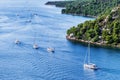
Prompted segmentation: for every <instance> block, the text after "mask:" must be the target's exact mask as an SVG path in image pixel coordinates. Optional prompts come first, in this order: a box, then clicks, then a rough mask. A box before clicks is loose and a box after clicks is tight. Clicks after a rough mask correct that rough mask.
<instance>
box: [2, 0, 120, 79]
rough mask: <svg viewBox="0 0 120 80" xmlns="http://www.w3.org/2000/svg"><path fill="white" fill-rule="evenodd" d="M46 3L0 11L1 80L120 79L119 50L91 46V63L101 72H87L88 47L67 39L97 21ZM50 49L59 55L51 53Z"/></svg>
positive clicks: (41, 2)
mask: <svg viewBox="0 0 120 80" xmlns="http://www.w3.org/2000/svg"><path fill="white" fill-rule="evenodd" d="M45 2H47V0H46V1H45V0H43V1H40V3H39V4H40V5H39V6H34V7H33V6H32V7H31V6H28V5H27V7H26V6H25V5H22V4H21V7H20V6H19V7H15V6H14V7H9V8H8V7H7V8H5V7H1V8H0V80H120V65H119V61H120V51H119V50H114V49H105V48H100V47H91V61H92V62H93V63H95V64H97V65H98V67H99V68H100V69H98V70H97V71H92V70H84V69H83V62H84V57H85V54H86V51H87V46H85V45H82V44H76V43H72V42H70V41H68V40H66V37H65V36H66V30H67V29H69V28H70V27H71V26H76V25H77V24H78V23H83V22H84V21H86V20H94V19H93V18H87V17H82V16H72V15H65V14H61V13H60V11H61V8H56V7H54V6H46V5H44V3H45ZM26 4H27V3H26ZM34 4H35V3H34ZM37 5H38V3H37ZM33 14H37V15H33ZM16 15H19V16H16ZM29 20H31V21H32V22H31V23H29V22H28V21H29ZM16 39H19V40H20V41H21V44H19V45H16V44H14V41H15V40H16ZM34 42H36V43H37V44H38V45H39V47H40V48H39V49H38V50H35V49H33V48H32V45H33V43H34ZM49 46H50V47H54V48H55V53H48V52H47V50H46V48H47V47H49Z"/></svg>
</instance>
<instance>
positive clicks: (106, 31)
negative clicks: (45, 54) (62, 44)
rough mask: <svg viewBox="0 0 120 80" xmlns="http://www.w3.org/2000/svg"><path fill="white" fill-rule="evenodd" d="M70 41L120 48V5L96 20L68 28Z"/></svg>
mask: <svg viewBox="0 0 120 80" xmlns="http://www.w3.org/2000/svg"><path fill="white" fill-rule="evenodd" d="M66 38H67V39H68V40H70V41H76V42H82V43H88V41H90V42H91V44H93V45H98V46H101V47H112V48H119V49H120V5H119V6H117V7H115V8H113V9H112V10H111V11H110V13H106V14H103V15H102V16H99V18H96V20H94V21H86V22H84V23H81V24H78V25H77V26H76V27H75V26H73V27H71V28H70V29H68V30H67V36H66Z"/></svg>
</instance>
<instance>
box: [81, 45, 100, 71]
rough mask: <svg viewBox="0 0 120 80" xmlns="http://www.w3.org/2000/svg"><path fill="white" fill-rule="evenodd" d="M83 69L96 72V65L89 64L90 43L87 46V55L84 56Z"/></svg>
mask: <svg viewBox="0 0 120 80" xmlns="http://www.w3.org/2000/svg"><path fill="white" fill-rule="evenodd" d="M86 60H87V61H86ZM83 67H84V68H85V69H92V70H97V69H98V67H97V65H96V64H93V63H91V62H90V43H89V44H88V52H87V54H86V56H85V60H84V65H83Z"/></svg>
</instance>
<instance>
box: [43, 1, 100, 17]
mask: <svg viewBox="0 0 120 80" xmlns="http://www.w3.org/2000/svg"><path fill="white" fill-rule="evenodd" d="M64 2H66V3H65V4H63V3H64ZM71 2H73V1H48V2H46V3H45V5H54V6H55V7H61V8H65V5H66V4H67V3H71ZM61 14H66V15H72V16H83V17H89V18H97V17H98V16H92V15H83V14H75V13H63V12H62V10H61Z"/></svg>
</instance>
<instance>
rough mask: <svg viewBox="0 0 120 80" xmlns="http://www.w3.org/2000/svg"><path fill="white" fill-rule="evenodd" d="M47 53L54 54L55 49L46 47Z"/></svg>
mask: <svg viewBox="0 0 120 80" xmlns="http://www.w3.org/2000/svg"><path fill="white" fill-rule="evenodd" d="M47 51H48V52H55V49H54V48H51V47H48V48H47Z"/></svg>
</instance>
